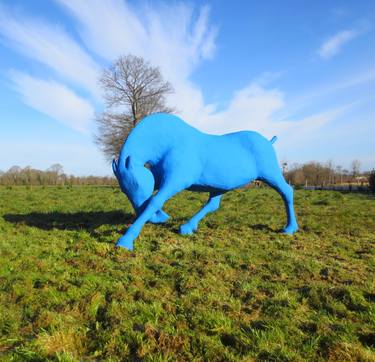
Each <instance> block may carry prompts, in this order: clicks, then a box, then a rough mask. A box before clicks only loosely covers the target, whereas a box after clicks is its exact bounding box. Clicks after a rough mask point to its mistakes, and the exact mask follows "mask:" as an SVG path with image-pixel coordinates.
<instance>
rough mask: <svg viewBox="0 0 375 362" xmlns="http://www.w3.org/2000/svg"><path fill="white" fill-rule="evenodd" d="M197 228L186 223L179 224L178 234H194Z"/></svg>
mask: <svg viewBox="0 0 375 362" xmlns="http://www.w3.org/2000/svg"><path fill="white" fill-rule="evenodd" d="M197 229H198V226H196V225H191V224H189V223H186V224H183V225H181V226H180V234H181V235H191V234H194V232H195V231H197Z"/></svg>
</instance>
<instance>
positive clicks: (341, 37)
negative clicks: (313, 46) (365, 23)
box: [318, 30, 362, 59]
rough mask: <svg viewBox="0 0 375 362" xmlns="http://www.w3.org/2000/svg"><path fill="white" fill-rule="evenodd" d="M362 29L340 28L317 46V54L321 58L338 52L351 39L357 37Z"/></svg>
mask: <svg viewBox="0 0 375 362" xmlns="http://www.w3.org/2000/svg"><path fill="white" fill-rule="evenodd" d="M361 33H362V31H359V30H342V31H339V32H338V33H336V34H335V35H333V36H331V37H330V38H328V39H327V40H326V41H325V42H324V43H323V44H322V46H321V47H320V48H319V51H318V53H319V55H320V56H321V57H322V58H323V59H329V58H332V57H333V56H335V55H336V54H338V53H339V52H340V50H341V48H342V47H343V46H344V45H345V44H346V43H348V42H350V41H351V40H353V39H355V38H357V37H358V36H359V35H360V34H361Z"/></svg>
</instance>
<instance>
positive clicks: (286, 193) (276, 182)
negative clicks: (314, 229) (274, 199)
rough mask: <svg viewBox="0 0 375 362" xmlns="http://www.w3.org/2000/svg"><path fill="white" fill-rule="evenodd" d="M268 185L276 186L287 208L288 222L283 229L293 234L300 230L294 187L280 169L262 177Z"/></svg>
mask: <svg viewBox="0 0 375 362" xmlns="http://www.w3.org/2000/svg"><path fill="white" fill-rule="evenodd" d="M262 180H263V181H265V182H266V183H267V184H268V185H270V186H271V187H272V188H274V189H275V190H276V191H277V192H278V193H279V194H280V195H281V197H282V198H283V201H284V205H285V210H286V214H287V224H286V226H285V228H284V229H283V232H284V233H285V234H293V233H295V232H296V231H297V230H298V224H297V220H296V216H295V214H294V206H293V188H292V187H291V186H290V185H288V183H287V182H286V181H285V179H284V177H283V175H282V174H281V172H280V171H279V170H278V172H275V173H274V174H273V175H270V176H268V177H264V178H262Z"/></svg>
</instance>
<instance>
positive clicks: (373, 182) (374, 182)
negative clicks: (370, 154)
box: [368, 170, 375, 193]
mask: <svg viewBox="0 0 375 362" xmlns="http://www.w3.org/2000/svg"><path fill="white" fill-rule="evenodd" d="M368 182H369V185H370V191H371V192H374V193H375V170H372V171H371V173H370V176H369V178H368Z"/></svg>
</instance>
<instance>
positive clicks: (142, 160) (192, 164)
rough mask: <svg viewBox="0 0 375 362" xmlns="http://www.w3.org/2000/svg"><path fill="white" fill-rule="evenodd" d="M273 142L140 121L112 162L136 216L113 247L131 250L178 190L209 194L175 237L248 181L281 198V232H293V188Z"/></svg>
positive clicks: (163, 117) (159, 119)
mask: <svg viewBox="0 0 375 362" xmlns="http://www.w3.org/2000/svg"><path fill="white" fill-rule="evenodd" d="M275 140H276V137H273V138H272V140H271V141H269V140H267V139H266V138H264V137H263V136H261V135H260V134H259V133H256V132H251V131H241V132H235V133H229V134H225V135H222V136H216V135H209V134H205V133H202V132H200V131H198V130H197V129H195V128H193V127H191V126H190V125H188V124H187V123H185V122H184V121H183V120H181V119H180V118H178V117H176V116H174V115H171V114H165V113H156V114H153V115H150V116H147V117H145V118H144V119H143V120H142V121H141V122H139V123H138V124H137V126H136V127H135V128H134V129H133V130H132V132H131V133H130V134H129V136H128V138H127V140H126V142H125V143H124V145H123V146H122V149H121V152H120V155H119V158H118V161H116V160H113V162H112V168H113V172H114V174H115V175H116V178H117V180H118V182H119V184H120V187H121V190H122V191H123V192H124V193H125V194H126V196H127V197H128V198H129V200H130V202H131V204H132V205H133V207H134V210H135V212H136V215H137V217H136V220H135V221H134V223H133V224H132V225H131V226H130V227H129V229H128V230H127V231H126V233H125V234H124V235H123V236H122V237H121V238H120V239H119V240H118V242H117V244H116V245H117V246H121V247H124V248H126V249H129V250H133V242H134V239H136V238H137V236H138V235H139V233H140V231H141V230H142V227H143V226H144V224H145V223H146V222H152V223H163V222H165V221H166V220H167V219H168V218H169V216H168V215H167V214H166V213H165V212H164V211H163V210H162V207H163V205H164V203H165V202H166V201H167V200H168V199H169V198H171V197H172V196H173V195H175V194H177V193H178V192H180V191H182V190H185V189H187V190H191V191H198V192H209V194H210V195H209V199H208V201H207V203H206V205H204V206H203V208H202V209H201V210H199V211H198V212H197V213H196V214H195V215H194V216H193V217H192V218H191V219H190V220H189V221H188V222H187V223H186V224H183V225H181V226H180V233H181V234H191V233H193V232H194V231H196V230H197V228H198V223H199V221H200V220H201V219H202V218H203V217H204V216H205V215H206V214H207V213H209V212H213V211H215V210H217V209H218V208H219V205H220V199H221V196H222V195H223V194H224V193H226V192H228V191H230V190H233V189H236V188H239V187H241V186H244V185H246V184H247V183H249V182H251V181H253V180H261V181H264V182H266V183H267V184H268V185H270V186H271V187H273V188H274V189H275V190H276V191H277V192H278V193H279V194H280V195H281V196H282V198H283V200H284V204H285V208H286V213H287V225H286V226H285V228H284V229H283V232H284V233H287V234H293V233H294V232H295V231H297V229H298V225H297V221H296V218H295V215H294V209H293V189H292V187H290V186H289V185H288V184H287V183H286V182H285V180H284V177H283V175H282V173H281V170H280V168H279V165H278V162H277V158H276V154H275V151H274V149H273V146H272V143H273V142H275ZM145 164H148V165H149V166H150V167H149V168H146V167H145ZM154 190H158V191H157V193H155V194H154Z"/></svg>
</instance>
